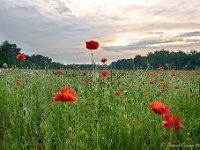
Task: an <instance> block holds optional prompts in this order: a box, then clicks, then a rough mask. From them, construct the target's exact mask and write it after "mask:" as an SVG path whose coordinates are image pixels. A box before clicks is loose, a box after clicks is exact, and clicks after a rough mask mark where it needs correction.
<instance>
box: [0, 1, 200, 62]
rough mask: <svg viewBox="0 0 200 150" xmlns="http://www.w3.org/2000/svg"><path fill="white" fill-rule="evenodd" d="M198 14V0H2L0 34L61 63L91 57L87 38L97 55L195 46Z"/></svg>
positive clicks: (199, 33) (26, 50)
mask: <svg viewBox="0 0 200 150" xmlns="http://www.w3.org/2000/svg"><path fill="white" fill-rule="evenodd" d="M199 14H200V5H199V1H198V0H193V1H192V2H191V1H190V0H177V1H172V0H162V2H161V1H158V0H151V1H148V0H141V1H130V0H123V1H114V0H102V1H99V0H85V1H80V0H34V1H31V0H18V1H15V0H1V9H0V20H1V22H0V26H1V28H0V40H1V41H2V42H3V41H4V40H9V41H10V42H12V43H16V44H17V45H18V46H19V47H21V48H22V51H23V52H24V53H27V54H30V55H31V54H42V55H46V56H49V57H51V58H53V60H54V61H60V62H62V63H88V62H90V52H89V51H87V50H86V49H85V41H87V40H97V41H99V42H100V50H99V51H98V52H97V53H98V54H97V56H95V57H96V59H97V60H99V59H100V58H101V57H107V58H108V59H109V60H116V59H119V58H121V57H125V58H126V57H134V56H135V55H136V54H146V53H148V51H152V50H153V49H156V50H157V49H162V48H170V49H171V50H177V49H183V50H185V51H186V50H187V49H197V50H199V48H200V46H199V45H200V18H199Z"/></svg>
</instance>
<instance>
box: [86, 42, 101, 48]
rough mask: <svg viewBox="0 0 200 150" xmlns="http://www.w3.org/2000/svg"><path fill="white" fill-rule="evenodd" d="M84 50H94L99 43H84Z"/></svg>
mask: <svg viewBox="0 0 200 150" xmlns="http://www.w3.org/2000/svg"><path fill="white" fill-rule="evenodd" d="M85 44H86V48H87V49H89V50H95V49H97V48H98V47H99V43H98V42H97V41H86V42H85Z"/></svg>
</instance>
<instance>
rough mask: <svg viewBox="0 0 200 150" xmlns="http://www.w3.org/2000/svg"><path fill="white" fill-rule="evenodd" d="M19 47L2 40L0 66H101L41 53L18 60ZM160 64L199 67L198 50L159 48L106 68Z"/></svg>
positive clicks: (180, 67) (87, 68) (174, 66)
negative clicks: (63, 60)
mask: <svg viewBox="0 0 200 150" xmlns="http://www.w3.org/2000/svg"><path fill="white" fill-rule="evenodd" d="M20 51H21V48H18V47H17V45H16V44H11V43H10V42H8V41H4V42H3V43H2V44H1V45H0V68H2V67H5V66H6V65H7V67H14V68H15V67H22V68H29V69H48V68H50V69H63V68H66V69H82V70H91V69H93V68H94V67H101V66H100V65H95V66H93V65H91V64H70V65H64V64H62V63H57V62H53V61H52V59H51V58H49V57H46V56H43V55H32V56H28V55H26V60H25V61H23V62H19V61H18V60H16V56H17V55H18V54H20ZM160 66H162V67H163V68H164V69H171V68H174V69H188V70H192V69H200V52H197V51H195V50H193V51H190V52H189V53H184V52H183V51H178V52H170V51H168V50H164V49H162V50H160V51H155V52H151V53H148V54H147V56H141V55H137V56H135V58H131V59H120V60H117V61H115V62H112V63H111V64H110V65H107V66H106V67H107V68H112V69H120V70H125V69H126V70H134V69H157V68H158V67H160Z"/></svg>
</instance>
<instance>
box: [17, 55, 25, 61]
mask: <svg viewBox="0 0 200 150" xmlns="http://www.w3.org/2000/svg"><path fill="white" fill-rule="evenodd" d="M16 59H17V60H25V59H26V56H25V55H24V54H18V55H17V56H16Z"/></svg>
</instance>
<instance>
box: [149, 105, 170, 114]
mask: <svg viewBox="0 0 200 150" xmlns="http://www.w3.org/2000/svg"><path fill="white" fill-rule="evenodd" d="M149 106H150V107H151V109H152V110H153V111H154V113H156V114H160V115H163V116H164V115H165V114H167V113H169V112H170V108H169V107H168V106H165V105H164V104H163V103H162V102H160V101H153V102H150V104H149Z"/></svg>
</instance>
